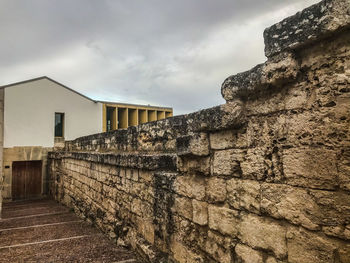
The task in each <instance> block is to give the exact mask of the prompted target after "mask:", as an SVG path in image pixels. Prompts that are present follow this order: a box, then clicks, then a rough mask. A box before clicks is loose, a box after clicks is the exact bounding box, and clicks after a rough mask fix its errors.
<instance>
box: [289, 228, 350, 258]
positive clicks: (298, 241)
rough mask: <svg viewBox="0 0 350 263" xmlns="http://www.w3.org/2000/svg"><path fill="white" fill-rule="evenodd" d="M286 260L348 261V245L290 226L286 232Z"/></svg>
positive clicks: (349, 249) (349, 253)
mask: <svg viewBox="0 0 350 263" xmlns="http://www.w3.org/2000/svg"><path fill="white" fill-rule="evenodd" d="M287 239H288V242H287V244H288V262H290V263H309V262H319V263H336V262H342V263H345V262H350V258H349V257H348V256H349V255H350V247H349V246H345V245H344V243H341V242H337V241H336V240H331V239H329V238H326V237H324V236H323V235H320V234H317V233H314V232H309V231H306V230H304V229H303V228H296V227H290V228H289V229H288V232H287Z"/></svg>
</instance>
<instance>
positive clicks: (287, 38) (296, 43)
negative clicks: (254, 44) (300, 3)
mask: <svg viewBox="0 0 350 263" xmlns="http://www.w3.org/2000/svg"><path fill="white" fill-rule="evenodd" d="M349 23H350V2H349V0H324V1H321V2H320V3H318V4H316V5H313V6H310V7H309V8H306V9H304V10H303V11H301V12H299V13H297V14H296V15H294V16H291V17H288V18H286V19H284V20H283V21H281V22H280V23H277V24H275V25H273V26H271V27H269V28H267V29H266V30H265V32H264V39H265V55H266V56H267V57H271V56H273V55H274V54H277V53H280V52H282V51H284V50H290V49H297V48H301V47H302V46H305V45H307V44H309V43H311V42H314V41H317V40H318V41H320V40H322V39H323V38H325V37H327V36H329V35H330V34H331V33H333V32H335V31H337V30H340V29H342V28H344V27H348V25H349Z"/></svg>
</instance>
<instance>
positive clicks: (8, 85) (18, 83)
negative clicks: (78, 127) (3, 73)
mask: <svg viewBox="0 0 350 263" xmlns="http://www.w3.org/2000/svg"><path fill="white" fill-rule="evenodd" d="M42 79H47V80H49V81H51V82H53V83H56V84H57V85H60V86H61V87H63V88H65V89H67V90H70V91H72V92H74V93H76V94H78V95H80V96H82V97H84V98H85V99H88V100H91V101H93V102H98V101H96V100H93V99H91V98H89V97H88V96H85V95H83V94H81V93H79V92H78V91H76V90H74V89H71V88H69V87H67V86H65V85H63V84H62V83H59V82H57V81H56V80H53V79H51V78H49V77H47V76H43V77H39V78H34V79H28V80H24V81H20V82H15V83H11V84H7V85H4V86H0V89H2V88H8V87H12V86H16V85H20V84H24V83H28V82H33V81H37V80H42Z"/></svg>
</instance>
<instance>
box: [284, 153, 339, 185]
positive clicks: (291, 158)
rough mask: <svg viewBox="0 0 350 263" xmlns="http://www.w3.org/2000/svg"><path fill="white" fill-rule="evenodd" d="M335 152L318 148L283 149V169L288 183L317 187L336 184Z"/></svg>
mask: <svg viewBox="0 0 350 263" xmlns="http://www.w3.org/2000/svg"><path fill="white" fill-rule="evenodd" d="M315 160H317V161H315ZM337 162H338V161H337V153H336V152H335V151H332V150H327V149H318V148H298V149H295V148H291V149H284V150H283V171H284V174H285V179H286V182H287V183H288V184H291V185H296V186H304V187H310V188H318V189H335V188H336V187H337V186H338V180H337V178H338V174H337V173H338V172H337Z"/></svg>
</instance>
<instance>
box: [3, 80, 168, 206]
mask: <svg viewBox="0 0 350 263" xmlns="http://www.w3.org/2000/svg"><path fill="white" fill-rule="evenodd" d="M171 115H172V109H171V108H164V107H163V108H160V107H152V106H142V105H133V104H122V103H114V102H100V101H95V100H93V99H90V98H88V97H86V96H84V95H82V94H80V93H78V92H76V91H74V90H72V89H70V88H68V87H66V86H65V85H63V84H61V83H58V82H57V81H54V80H52V79H50V78H48V77H40V78H36V79H31V80H27V81H22V82H18V83H13V84H9V85H5V86H2V87H0V124H1V127H0V158H1V159H2V161H1V160H0V164H1V165H2V167H0V171H2V176H0V179H1V177H2V178H3V187H2V189H3V191H2V197H3V198H4V199H12V200H16V199H28V198H35V197H39V196H41V195H43V194H46V192H47V183H48V182H47V177H46V167H47V165H46V162H47V158H46V157H47V153H48V152H49V151H51V150H52V149H53V147H54V146H60V145H62V143H63V142H64V140H73V139H75V138H78V137H81V136H85V135H90V134H94V133H100V132H103V131H107V130H111V129H118V128H127V127H128V126H130V125H137V124H140V123H144V122H148V121H153V120H157V119H160V118H165V117H169V116H171ZM157 116H158V117H157ZM0 198H1V195H0ZM0 204H1V200H0Z"/></svg>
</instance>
